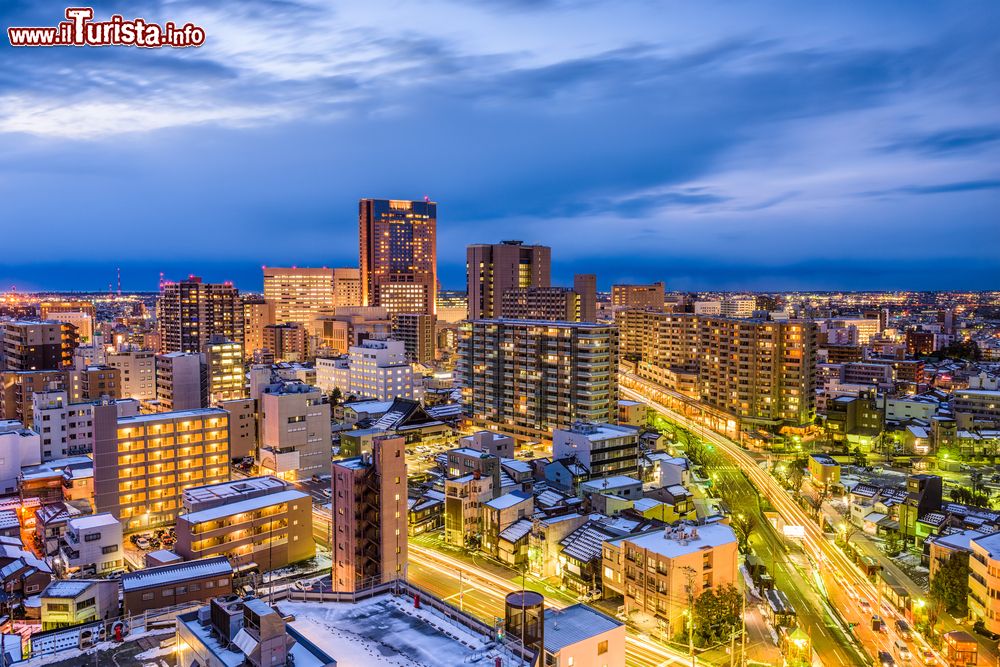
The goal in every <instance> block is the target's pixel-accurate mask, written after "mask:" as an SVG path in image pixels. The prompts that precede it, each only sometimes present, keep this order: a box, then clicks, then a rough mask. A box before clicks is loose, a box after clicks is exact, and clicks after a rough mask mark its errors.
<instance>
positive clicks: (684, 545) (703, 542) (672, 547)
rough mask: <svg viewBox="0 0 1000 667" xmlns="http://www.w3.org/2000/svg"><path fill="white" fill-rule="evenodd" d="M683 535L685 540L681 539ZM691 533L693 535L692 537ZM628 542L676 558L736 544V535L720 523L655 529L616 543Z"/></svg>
mask: <svg viewBox="0 0 1000 667" xmlns="http://www.w3.org/2000/svg"><path fill="white" fill-rule="evenodd" d="M682 531H683V534H685V535H687V538H686V539H684V538H682ZM692 532H694V534H693V535H692ZM621 541H628V542H631V543H632V544H634V545H635V546H637V547H640V548H642V549H647V550H649V551H652V552H655V553H657V554H659V555H661V556H666V557H667V558H678V557H680V556H684V555H687V554H689V553H694V552H697V551H701V550H702V549H706V548H714V547H719V546H723V545H727V544H733V545H734V546H735V544H736V535H735V534H734V533H733V529H732V528H730V527H729V526H727V525H725V524H722V523H713V524H708V525H705V526H694V527H684V526H680V527H679V528H675V529H674V530H673V532H671V529H669V528H668V529H667V530H663V529H661V528H657V529H656V530H652V531H650V532H648V533H643V534H641V535H633V536H630V537H626V538H622V540H617V541H616V542H621Z"/></svg>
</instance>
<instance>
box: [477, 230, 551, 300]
mask: <svg viewBox="0 0 1000 667" xmlns="http://www.w3.org/2000/svg"><path fill="white" fill-rule="evenodd" d="M551 265H552V249H551V248H549V247H548V246H542V245H524V244H523V243H522V242H521V241H503V242H501V243H493V244H474V245H470V246H469V247H468V248H467V249H466V264H465V267H466V281H467V287H468V318H469V319H470V320H480V319H493V318H497V317H501V304H502V300H503V295H504V294H505V293H506V292H507V291H509V290H514V289H526V288H530V287H548V286H549V284H550V281H551V271H552V268H551Z"/></svg>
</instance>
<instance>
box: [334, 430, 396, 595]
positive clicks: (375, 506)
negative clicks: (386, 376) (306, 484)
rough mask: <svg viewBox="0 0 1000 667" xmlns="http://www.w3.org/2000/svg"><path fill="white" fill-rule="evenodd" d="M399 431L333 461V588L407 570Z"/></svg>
mask: <svg viewBox="0 0 1000 667" xmlns="http://www.w3.org/2000/svg"><path fill="white" fill-rule="evenodd" d="M404 447H405V443H404V440H403V438H402V437H398V436H386V437H384V438H380V439H378V440H376V441H375V444H374V447H373V450H372V453H371V455H368V456H360V457H355V458H350V459H343V460H340V461H337V462H335V463H334V464H333V473H332V477H333V488H332V510H331V517H332V526H331V530H332V534H333V553H332V555H331V557H332V559H333V572H332V577H331V580H332V581H331V583H332V586H333V590H335V591H354V590H358V589H360V588H365V587H367V586H369V585H371V584H374V583H384V582H387V581H392V580H395V579H399V578H402V577H404V576H405V566H406V563H407V496H406V455H405V453H404V451H403V450H404Z"/></svg>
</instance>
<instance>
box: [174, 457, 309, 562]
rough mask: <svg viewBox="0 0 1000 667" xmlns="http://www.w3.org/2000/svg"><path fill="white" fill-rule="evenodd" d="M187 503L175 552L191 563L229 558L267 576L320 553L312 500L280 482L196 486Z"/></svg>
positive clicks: (243, 481) (254, 479)
mask: <svg viewBox="0 0 1000 667" xmlns="http://www.w3.org/2000/svg"><path fill="white" fill-rule="evenodd" d="M182 504H183V508H184V512H183V513H182V514H180V515H178V517H177V545H176V547H175V548H174V550H175V551H176V552H177V553H178V554H180V555H181V556H183V557H184V558H185V559H186V560H194V559H201V558H208V557H211V556H226V557H228V558H229V560H230V562H232V563H233V564H235V565H236V566H244V565H249V564H251V563H256V564H257V566H258V567H259V568H260V570H261V571H262V572H266V571H269V570H276V569H278V568H282V567H285V566H287V565H289V564H291V563H297V562H299V561H301V560H305V559H306V558H312V557H313V556H314V555H315V553H316V545H315V542H313V538H312V498H311V497H310V496H309V494H306V493H303V492H301V491H298V490H296V489H295V488H294V487H293V486H292V485H291V484H290V483H288V482H284V481H282V480H280V479H278V478H276V477H251V478H249V479H241V480H237V481H233V482H221V483H218V484H210V485H207V486H196V487H193V488H190V489H187V490H186V491H184V494H183V496H182Z"/></svg>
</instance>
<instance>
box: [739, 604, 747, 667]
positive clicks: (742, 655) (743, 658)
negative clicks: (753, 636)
mask: <svg viewBox="0 0 1000 667" xmlns="http://www.w3.org/2000/svg"><path fill="white" fill-rule="evenodd" d="M741 615H742V617H743V636H742V637H741V638H740V644H741V646H740V667H746V666H747V596H746V592H745V591H744V594H743V611H742V613H741Z"/></svg>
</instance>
